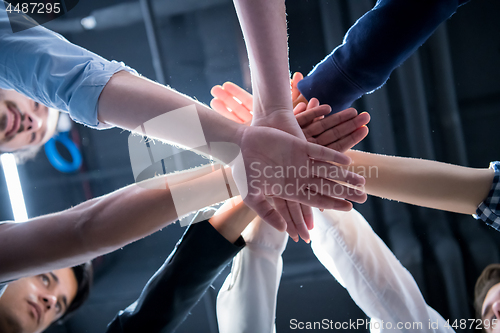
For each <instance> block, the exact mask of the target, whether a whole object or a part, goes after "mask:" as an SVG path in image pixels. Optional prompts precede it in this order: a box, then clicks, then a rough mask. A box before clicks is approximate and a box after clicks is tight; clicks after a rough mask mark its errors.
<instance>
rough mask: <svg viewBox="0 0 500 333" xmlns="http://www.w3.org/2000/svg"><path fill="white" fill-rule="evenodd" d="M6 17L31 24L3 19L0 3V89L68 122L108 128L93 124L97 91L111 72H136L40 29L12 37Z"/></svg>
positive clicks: (96, 122) (21, 32)
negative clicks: (64, 116)
mask: <svg viewBox="0 0 500 333" xmlns="http://www.w3.org/2000/svg"><path fill="white" fill-rule="evenodd" d="M2 2H3V1H2ZM9 17H10V19H11V20H16V23H17V24H23V22H24V21H26V24H32V23H29V22H28V21H29V20H30V18H29V17H27V16H25V15H22V14H21V15H19V14H17V15H12V14H9V15H7V13H6V11H5V6H4V4H3V3H0V50H1V51H0V88H2V89H14V90H16V91H18V92H19V93H22V94H24V95H26V96H28V97H29V98H31V99H33V100H35V101H37V102H39V103H42V104H44V105H46V106H49V107H52V108H55V109H58V110H61V111H64V112H69V114H70V116H71V118H72V119H73V120H74V121H76V122H79V123H82V124H85V125H87V126H90V127H94V128H105V127H109V126H107V125H105V124H100V123H99V121H98V120H97V102H98V99H99V95H100V94H101V91H102V89H103V88H104V86H105V85H106V84H107V82H108V81H109V79H110V78H111V76H112V75H113V74H114V73H116V72H119V71H123V70H125V71H128V72H131V73H134V74H137V72H136V71H135V70H133V69H132V68H130V67H127V66H125V64H123V63H122V62H117V61H108V60H106V59H104V58H102V57H100V56H98V55H97V54H94V53H92V52H90V51H87V50H85V49H84V48H81V47H79V46H77V45H74V44H71V43H70V42H68V41H67V40H66V39H65V38H64V37H62V36H61V35H59V34H57V33H55V32H53V31H50V30H48V29H46V28H44V27H42V26H35V27H32V28H30V29H27V30H24V31H20V32H16V33H13V32H12V28H11V25H10V22H9Z"/></svg>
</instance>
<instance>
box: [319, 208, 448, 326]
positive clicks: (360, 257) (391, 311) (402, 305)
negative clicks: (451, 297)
mask: <svg viewBox="0 0 500 333" xmlns="http://www.w3.org/2000/svg"><path fill="white" fill-rule="evenodd" d="M313 211H314V225H315V227H314V229H313V230H311V231H310V235H311V243H312V249H313V251H314V253H315V255H316V256H317V257H318V259H319V260H320V261H321V263H322V264H323V265H324V266H325V267H326V268H327V269H328V270H329V271H330V272H331V273H332V275H333V276H335V278H336V279H337V280H338V281H339V282H340V283H341V284H342V285H343V286H344V287H345V288H346V289H347V291H348V292H349V294H350V295H351V297H352V299H353V300H354V301H355V302H356V304H357V305H358V306H359V307H360V308H361V309H362V310H363V311H364V312H365V314H366V315H367V316H368V317H370V318H371V320H372V326H370V327H371V328H372V332H374V331H377V332H378V331H391V329H389V328H392V330H396V331H400V332H401V331H403V332H453V330H452V329H451V328H446V327H445V325H446V321H445V320H444V319H443V318H442V317H441V316H440V315H439V314H438V313H437V312H436V311H435V310H434V309H432V308H431V307H429V306H428V305H427V303H426V302H425V300H424V298H423V296H422V294H421V293H420V290H419V288H418V285H417V283H416V282H415V280H414V279H413V277H412V275H411V274H410V273H409V272H408V271H407V270H406V269H405V268H404V267H403V265H401V263H400V262H399V260H398V259H397V258H396V257H395V256H394V254H393V253H392V252H391V251H390V250H389V248H388V247H387V246H386V245H385V243H384V242H383V241H382V240H381V239H380V238H379V237H378V236H377V235H376V234H375V232H373V230H372V229H371V227H370V225H369V224H368V223H367V222H366V220H365V219H364V218H363V216H362V215H361V214H359V213H358V212H357V211H355V210H354V209H353V210H351V211H350V212H339V211H333V210H328V211H324V212H323V213H322V212H320V211H319V210H318V209H313ZM375 322H378V324H376V323H375Z"/></svg>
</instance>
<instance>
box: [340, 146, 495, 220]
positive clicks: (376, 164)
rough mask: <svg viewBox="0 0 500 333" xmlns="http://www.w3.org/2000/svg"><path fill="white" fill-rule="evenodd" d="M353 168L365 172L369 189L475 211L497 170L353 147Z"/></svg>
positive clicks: (441, 206) (433, 205) (449, 208)
mask: <svg viewBox="0 0 500 333" xmlns="http://www.w3.org/2000/svg"><path fill="white" fill-rule="evenodd" d="M346 154H347V155H348V156H349V157H351V159H352V160H353V163H352V164H351V165H350V166H349V170H351V171H354V172H356V173H359V174H361V175H363V176H365V179H366V184H365V189H366V193H368V194H371V195H375V196H378V197H382V198H387V199H392V200H397V201H402V202H406V203H410V204H414V205H418V206H423V207H429V208H436V209H440V210H446V211H451V212H456V213H463V214H474V213H475V212H476V208H477V206H478V205H479V204H480V203H481V202H482V201H483V200H484V199H485V198H486V196H487V195H488V192H489V190H490V186H491V182H492V180H493V174H494V172H493V170H491V169H473V168H466V167H461V166H456V165H451V164H446V163H440V162H436V161H429V160H422V159H415V158H403V157H396V156H386V155H377V154H370V153H365V152H360V151H354V150H350V151H348V152H347V153H346Z"/></svg>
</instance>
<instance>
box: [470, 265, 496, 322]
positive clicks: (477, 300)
mask: <svg viewBox="0 0 500 333" xmlns="http://www.w3.org/2000/svg"><path fill="white" fill-rule="evenodd" d="M497 283H500V264H491V265H488V266H487V267H486V268H485V269H484V270H483V272H482V273H481V275H480V276H479V278H478V279H477V281H476V287H475V288H474V308H475V310H476V318H478V319H481V310H482V308H483V302H484V299H485V298H486V294H488V291H489V290H490V289H491V287H493V286H494V285H496V284H497Z"/></svg>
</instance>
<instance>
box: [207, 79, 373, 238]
mask: <svg viewBox="0 0 500 333" xmlns="http://www.w3.org/2000/svg"><path fill="white" fill-rule="evenodd" d="M302 78H303V76H302V74H300V73H295V74H294V76H293V79H292V81H291V95H292V100H293V105H294V109H293V113H291V112H289V111H288V110H284V111H283V112H273V113H272V114H271V115H270V116H264V115H261V114H260V113H259V112H255V113H254V105H253V103H254V99H253V97H252V95H251V94H250V93H248V92H247V91H246V90H244V89H242V88H240V87H239V86H237V85H236V84H234V83H231V82H226V83H224V84H223V85H222V86H214V87H213V88H212V91H211V93H212V95H213V96H214V98H213V99H212V101H211V103H210V105H211V107H212V108H213V109H214V110H215V111H217V112H218V113H219V114H220V115H222V116H224V117H226V118H228V119H230V120H232V121H234V122H236V123H240V124H246V125H252V126H253V127H257V126H258V127H259V131H247V132H244V133H243V135H242V141H243V142H242V147H244V141H245V140H257V144H258V145H259V146H260V147H266V149H265V150H266V151H267V154H266V155H265V156H263V155H260V156H259V155H257V154H255V155H254V156H252V158H251V159H250V160H248V159H245V162H244V164H245V165H244V167H245V171H246V175H247V178H248V184H250V187H249V188H248V194H247V196H246V197H245V198H244V201H245V203H246V204H247V205H248V206H249V207H250V208H252V209H254V210H255V211H256V213H257V214H258V215H259V216H260V217H261V218H262V219H263V220H264V221H266V222H268V223H269V224H271V225H272V226H273V227H275V228H276V229H278V230H280V231H284V230H286V231H287V232H288V233H289V234H290V237H292V238H293V239H294V240H295V241H298V239H299V237H301V238H302V239H304V240H305V241H306V242H309V232H308V230H311V229H312V228H313V219H312V210H311V207H310V206H309V205H313V206H315V207H318V208H322V209H336V210H343V211H347V210H350V209H351V208H352V204H351V202H350V201H353V202H358V203H363V202H364V201H365V200H366V194H365V193H364V191H363V185H364V183H365V180H364V178H363V177H361V176H359V175H356V174H354V173H352V172H350V171H347V170H346V169H345V167H347V166H348V165H349V163H350V159H349V157H348V156H346V155H344V154H342V153H343V152H345V151H347V150H348V149H350V148H352V147H353V146H355V145H356V144H357V143H359V142H360V141H361V140H363V138H365V137H366V135H367V134H368V128H367V127H366V124H368V122H369V121H370V116H369V114H368V113H366V112H363V113H361V114H358V113H357V111H356V110H355V109H353V108H349V109H346V110H344V111H341V112H338V113H335V114H333V115H331V116H329V117H325V116H327V115H328V114H329V113H330V112H331V108H330V106H329V105H320V104H319V101H318V100H317V99H315V98H312V99H311V100H310V101H307V100H306V99H305V98H304V97H303V96H302V95H301V94H300V92H299V90H298V89H297V83H298V82H299V81H300V80H301V79H302ZM254 114H255V116H254ZM265 127H271V128H276V129H279V130H281V131H282V139H283V141H281V140H276V138H275V137H274V136H273V138H274V140H273V141H272V142H271V141H269V140H267V139H268V137H270V134H274V135H275V134H276V131H272V132H271V131H266V128H265ZM285 132H287V133H290V134H292V135H293V136H292V135H289V134H287V133H285ZM247 133H248V137H246V134H247ZM256 134H258V135H260V136H258V135H257V136H256ZM294 136H295V137H294ZM280 139H281V138H280ZM278 141H279V142H278ZM253 144H255V142H253ZM323 147H324V148H323ZM325 148H329V149H325ZM242 149H244V148H242ZM247 156H248V155H247ZM270 157H271V158H273V160H272V161H269V160H268V159H269V158H270ZM256 163H261V165H259V164H256ZM271 165H282V166H285V167H284V168H276V169H275V170H273V168H272V167H271ZM304 165H305V166H306V168H307V172H300V170H302V171H304V170H306V169H304ZM266 166H268V168H267V170H266ZM343 167H344V168H343ZM236 168H237V167H236ZM294 171H298V172H297V173H294ZM233 173H234V174H236V172H235V171H234V170H233ZM252 184H256V186H252ZM262 185H264V186H263V188H262ZM285 196H286V199H287V200H284V198H285ZM269 199H272V204H271V203H270V202H269V201H271V200H269ZM267 200H269V201H267ZM273 206H274V207H273Z"/></svg>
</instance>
